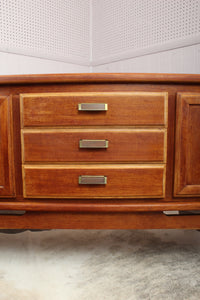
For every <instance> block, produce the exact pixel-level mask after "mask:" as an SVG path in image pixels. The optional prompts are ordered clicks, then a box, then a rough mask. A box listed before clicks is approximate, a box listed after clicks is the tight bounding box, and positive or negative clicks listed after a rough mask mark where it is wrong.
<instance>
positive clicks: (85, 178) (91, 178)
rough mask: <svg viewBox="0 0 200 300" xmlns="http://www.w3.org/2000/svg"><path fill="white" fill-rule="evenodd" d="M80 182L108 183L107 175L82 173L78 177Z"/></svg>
mask: <svg viewBox="0 0 200 300" xmlns="http://www.w3.org/2000/svg"><path fill="white" fill-rule="evenodd" d="M78 183H79V184H107V177H106V176H92V175H91V176H88V175H81V176H79V178H78Z"/></svg>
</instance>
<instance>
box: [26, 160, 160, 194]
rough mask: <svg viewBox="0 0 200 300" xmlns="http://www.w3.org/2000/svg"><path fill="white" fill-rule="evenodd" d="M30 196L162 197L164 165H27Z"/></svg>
mask: <svg viewBox="0 0 200 300" xmlns="http://www.w3.org/2000/svg"><path fill="white" fill-rule="evenodd" d="M23 183H24V197H27V198H54V197H58V198H137V197H139V198H152V197H153V198H155V197H157V198H162V197H164V194H165V192H164V187H165V166H164V165H139V164H138V165H137V164H136V165H133V164H132V165H131V164H130V165H123V164H118V165H106V164H104V165H103V164H101V165H65V166H64V165H62V166H61V165H46V166H45V165H39V166H38V165H26V166H23Z"/></svg>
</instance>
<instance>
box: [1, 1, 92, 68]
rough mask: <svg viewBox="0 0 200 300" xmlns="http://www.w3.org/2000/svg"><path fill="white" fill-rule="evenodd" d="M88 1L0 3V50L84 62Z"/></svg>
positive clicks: (86, 48)
mask: <svg viewBox="0 0 200 300" xmlns="http://www.w3.org/2000/svg"><path fill="white" fill-rule="evenodd" d="M89 7H90V1H89V0H0V51H1V50H2V51H7V52H14V53H21V54H27V55H33V56H38V57H45V58H50V59H55V60H62V61H70V62H73V61H74V62H80V63H85V62H87V61H88V60H89V51H90V40H89V34H90V23H89V22H90V18H89V14H90V9H89Z"/></svg>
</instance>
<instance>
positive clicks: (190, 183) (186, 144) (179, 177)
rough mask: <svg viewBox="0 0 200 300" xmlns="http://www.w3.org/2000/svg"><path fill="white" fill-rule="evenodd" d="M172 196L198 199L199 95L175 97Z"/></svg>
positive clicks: (199, 194)
mask: <svg viewBox="0 0 200 300" xmlns="http://www.w3.org/2000/svg"><path fill="white" fill-rule="evenodd" d="M174 194H175V196H190V197H191V196H199V197H200V93H198V94H189V93H180V94H178V97H177V118H176V148H175V184H174Z"/></svg>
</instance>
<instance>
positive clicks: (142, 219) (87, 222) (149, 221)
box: [0, 212, 200, 229]
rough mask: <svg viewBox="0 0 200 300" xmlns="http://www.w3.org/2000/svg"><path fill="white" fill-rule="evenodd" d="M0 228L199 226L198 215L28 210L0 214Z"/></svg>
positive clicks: (181, 227)
mask: <svg viewBox="0 0 200 300" xmlns="http://www.w3.org/2000/svg"><path fill="white" fill-rule="evenodd" d="M0 228H1V229H7V228H12V229H119V228H120V229H200V216H198V215H197V216H170V217H168V216H165V215H164V214H163V213H162V212H153V213H149V212H144V213H133V212H132V213H79V212H77V213H67V212H59V213H56V212H27V213H26V214H25V215H22V216H1V218H0Z"/></svg>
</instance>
